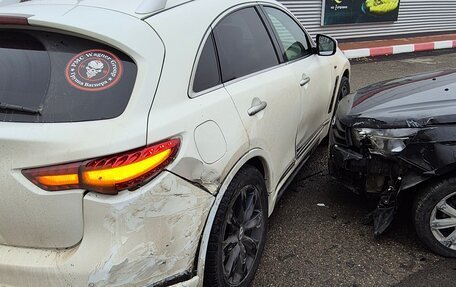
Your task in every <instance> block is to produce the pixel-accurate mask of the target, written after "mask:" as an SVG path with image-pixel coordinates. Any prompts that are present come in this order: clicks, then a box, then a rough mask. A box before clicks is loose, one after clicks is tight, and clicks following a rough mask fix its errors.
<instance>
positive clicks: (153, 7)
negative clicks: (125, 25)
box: [135, 0, 168, 14]
mask: <svg viewBox="0 0 456 287" xmlns="http://www.w3.org/2000/svg"><path fill="white" fill-rule="evenodd" d="M167 2H168V1H167V0H144V1H142V2H141V4H139V6H138V8H136V11H135V12H136V14H149V13H153V12H156V11H159V10H163V9H165V8H166V3H167Z"/></svg>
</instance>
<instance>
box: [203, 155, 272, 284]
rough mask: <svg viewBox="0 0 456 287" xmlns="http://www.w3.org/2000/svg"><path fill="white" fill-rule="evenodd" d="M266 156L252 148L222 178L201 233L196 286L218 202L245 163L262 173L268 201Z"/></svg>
mask: <svg viewBox="0 0 456 287" xmlns="http://www.w3.org/2000/svg"><path fill="white" fill-rule="evenodd" d="M268 158H269V156H268V155H267V153H266V152H265V151H264V150H262V149H259V148H256V149H252V150H250V151H249V152H247V153H246V154H244V156H243V157H242V158H241V159H240V160H238V161H237V162H236V164H235V165H234V166H233V167H232V168H231V170H230V172H229V173H228V175H227V176H226V177H225V179H224V180H223V182H222V184H221V185H220V189H219V192H218V193H217V195H216V198H215V201H214V204H213V205H212V207H211V211H210V212H209V215H208V218H207V220H206V226H205V227H204V231H203V234H202V236H201V243H200V248H199V252H198V258H197V259H198V260H197V262H198V263H197V275H198V277H199V279H200V284H199V285H198V286H203V282H204V268H205V264H206V253H207V246H208V243H209V236H210V233H211V229H212V225H213V223H214V219H215V216H216V214H217V210H218V208H219V205H220V202H221V201H222V198H223V196H224V195H225V192H226V190H227V188H228V186H229V184H230V183H231V181H232V180H233V178H234V177H235V176H236V174H237V173H238V172H239V171H240V170H241V168H243V167H244V166H246V165H251V166H253V167H255V168H257V169H258V170H259V171H260V173H261V174H262V175H263V177H264V179H265V184H266V188H267V191H268V201H270V200H271V199H270V197H269V195H270V194H271V191H272V189H271V188H272V183H271V180H270V179H271V178H272V175H271V169H270V168H269V164H268Z"/></svg>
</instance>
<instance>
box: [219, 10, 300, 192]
mask: <svg viewBox="0 0 456 287" xmlns="http://www.w3.org/2000/svg"><path fill="white" fill-rule="evenodd" d="M213 32H214V37H215V41H216V46H217V51H218V54H219V59H220V67H221V74H222V80H223V83H224V85H225V88H226V90H227V91H228V93H229V94H230V95H231V97H232V99H233V102H234V104H235V106H236V108H237V111H238V113H239V116H240V118H241V120H242V122H243V125H244V127H245V129H246V131H247V134H248V137H249V141H250V148H261V149H263V150H264V151H266V152H267V153H268V154H269V155H270V159H269V161H270V163H271V166H270V167H271V168H272V177H273V178H271V179H270V180H271V181H272V183H273V184H277V183H278V181H279V180H280V179H281V177H282V176H283V175H284V174H285V173H286V171H287V170H290V168H291V165H292V164H293V162H294V159H295V138H296V131H297V124H298V120H299V109H298V105H297V103H299V90H298V89H297V88H296V81H295V79H294V74H293V72H292V71H291V70H290V69H289V67H287V66H286V65H284V64H282V62H281V60H280V59H279V56H278V54H277V51H276V47H275V46H274V44H273V42H272V39H273V37H272V35H270V34H269V31H268V30H267V29H266V26H265V23H264V22H263V20H262V19H261V17H260V14H259V10H258V7H257V6H255V7H253V6H252V7H247V8H242V9H240V10H237V11H235V12H232V13H230V14H229V15H227V16H226V17H224V18H223V19H222V20H221V21H220V22H218V23H217V24H216V26H215V27H214V28H213Z"/></svg>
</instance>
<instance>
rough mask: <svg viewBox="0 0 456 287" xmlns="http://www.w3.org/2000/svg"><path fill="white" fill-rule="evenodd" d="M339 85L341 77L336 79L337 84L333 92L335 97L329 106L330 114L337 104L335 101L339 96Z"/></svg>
mask: <svg viewBox="0 0 456 287" xmlns="http://www.w3.org/2000/svg"><path fill="white" fill-rule="evenodd" d="M338 84H339V76H337V77H336V83H335V84H334V91H333V96H332V99H331V104H330V105H329V109H328V114H330V113H332V111H333V109H334V103H335V101H334V100H335V99H336V97H337V96H338V89H337V87H338Z"/></svg>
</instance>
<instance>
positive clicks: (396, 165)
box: [329, 70, 456, 257]
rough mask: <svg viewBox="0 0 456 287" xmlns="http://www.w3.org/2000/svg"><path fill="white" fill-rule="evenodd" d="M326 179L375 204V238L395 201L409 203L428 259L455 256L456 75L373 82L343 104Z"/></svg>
mask: <svg viewBox="0 0 456 287" xmlns="http://www.w3.org/2000/svg"><path fill="white" fill-rule="evenodd" d="M329 161H330V162H329V169H330V173H331V175H333V176H334V177H336V178H338V179H339V180H340V181H341V182H343V183H344V184H345V185H346V186H347V187H349V188H350V189H351V190H353V191H354V192H356V193H360V194H365V195H374V196H377V197H378V198H379V203H378V205H377V208H376V210H375V211H373V212H372V213H371V218H372V220H373V222H374V233H375V235H377V236H378V235H380V234H382V233H383V232H384V231H385V230H386V229H387V228H388V226H389V225H390V224H391V222H392V221H393V218H394V214H395V211H396V210H397V208H398V206H399V204H398V198H399V196H401V195H402V194H405V193H406V192H407V193H409V192H410V194H412V196H413V198H414V206H413V211H414V217H413V218H414V224H415V227H416V231H417V234H418V236H419V237H420V238H421V240H422V241H423V242H424V243H425V244H426V245H427V246H428V247H429V248H430V249H431V250H432V251H434V252H436V253H438V254H440V255H443V256H448V257H456V70H448V71H441V72H435V73H430V74H420V75H415V76H410V77H406V78H401V79H396V80H390V81H385V82H381V83H377V84H374V85H371V86H368V87H366V88H363V89H360V90H359V91H357V92H356V93H353V94H350V95H348V96H346V97H345V98H343V99H342V100H341V101H340V103H339V107H338V111H337V114H336V117H335V119H334V120H333V126H332V131H331V133H330V159H329Z"/></svg>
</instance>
